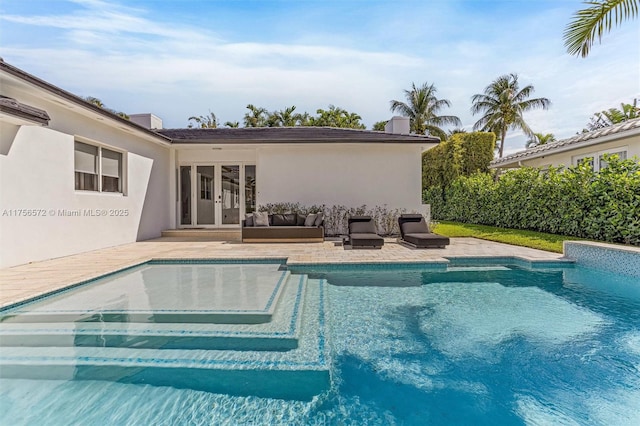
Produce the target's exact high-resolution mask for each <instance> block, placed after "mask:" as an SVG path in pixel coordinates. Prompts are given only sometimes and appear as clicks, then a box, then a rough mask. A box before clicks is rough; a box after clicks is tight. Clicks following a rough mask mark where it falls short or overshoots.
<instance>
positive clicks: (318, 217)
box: [314, 212, 324, 226]
mask: <svg viewBox="0 0 640 426" xmlns="http://www.w3.org/2000/svg"><path fill="white" fill-rule="evenodd" d="M323 219H324V213H322V212H319V213H318V216H317V217H316V221H315V223H314V225H315V226H320V224H321V223H322V220H323Z"/></svg>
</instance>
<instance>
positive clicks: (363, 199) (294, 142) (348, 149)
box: [0, 60, 439, 267]
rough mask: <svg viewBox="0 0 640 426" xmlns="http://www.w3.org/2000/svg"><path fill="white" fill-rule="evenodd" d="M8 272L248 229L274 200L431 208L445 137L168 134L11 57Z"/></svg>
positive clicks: (2, 85) (6, 125) (0, 174)
mask: <svg viewBox="0 0 640 426" xmlns="http://www.w3.org/2000/svg"><path fill="white" fill-rule="evenodd" d="M0 90H1V92H0V95H2V98H0V267H7V266H12V265H17V264H22V263H26V262H31V261H37V260H43V259H48V258H53V257H60V256H65V255H70V254H76V253H82V252H85V251H89V250H95V249H99V248H104V247H110V246H116V245H121V244H125V243H130V242H134V241H139V240H145V239H149V238H155V237H159V236H160V235H161V233H162V231H164V230H167V229H180V228H206V229H238V228H239V226H240V220H241V219H242V218H244V215H245V214H246V213H250V212H252V211H254V210H255V209H256V208H257V207H258V206H260V205H264V204H267V203H276V202H299V203H301V204H303V205H322V204H324V205H326V206H328V207H330V206H332V205H343V206H346V207H359V206H361V205H367V206H368V207H369V208H374V207H376V206H380V207H384V206H387V208H389V209H396V208H399V209H406V210H408V211H423V206H422V204H421V153H422V152H423V151H424V150H426V149H429V148H431V147H433V146H435V145H436V144H437V143H438V142H439V140H438V139H435V138H431V137H426V136H419V135H410V134H408V133H409V125H408V119H402V118H394V119H392V121H391V123H390V126H389V128H390V129H392V130H393V133H386V132H374V131H365V130H351V129H334V128H316V127H295V128H250V129H247V128H239V129H226V128H222V129H162V122H161V120H160V119H159V118H158V117H155V116H154V115H152V114H134V115H131V120H130V121H129V120H125V119H122V118H120V117H118V116H117V115H115V114H112V113H110V112H108V111H106V110H104V109H102V108H100V107H98V106H95V105H93V104H91V103H88V102H86V101H85V100H83V99H82V98H80V97H78V96H75V95H73V94H71V93H69V92H66V91H64V90H63V89H60V88H58V87H56V86H54V85H52V84H50V83H47V82H45V81H43V80H41V79H38V78H37V77H34V76H33V75H30V74H28V73H26V72H24V71H22V70H20V69H19V68H16V67H14V66H11V65H9V64H7V63H5V62H3V61H1V60H0Z"/></svg>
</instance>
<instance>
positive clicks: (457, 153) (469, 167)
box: [422, 132, 496, 188]
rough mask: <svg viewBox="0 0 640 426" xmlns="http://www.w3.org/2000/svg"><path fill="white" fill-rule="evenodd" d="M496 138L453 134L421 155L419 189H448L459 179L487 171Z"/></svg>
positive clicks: (487, 134) (489, 135)
mask: <svg viewBox="0 0 640 426" xmlns="http://www.w3.org/2000/svg"><path fill="white" fill-rule="evenodd" d="M495 144H496V135H495V134H493V133H484V132H474V133H456V134H453V135H451V137H450V138H449V139H447V140H446V141H444V142H441V143H440V144H438V145H437V146H436V147H434V148H432V149H430V150H428V151H426V152H425V153H424V154H422V187H423V188H430V187H432V186H439V187H447V186H449V185H450V184H451V182H453V181H454V180H455V179H456V178H457V177H458V176H469V175H471V174H473V173H478V172H488V171H489V163H490V162H491V160H493V151H494V148H495Z"/></svg>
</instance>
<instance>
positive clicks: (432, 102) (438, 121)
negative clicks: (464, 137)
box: [391, 83, 462, 140]
mask: <svg viewBox="0 0 640 426" xmlns="http://www.w3.org/2000/svg"><path fill="white" fill-rule="evenodd" d="M437 91H438V89H436V87H435V85H434V84H429V83H423V84H422V86H419V87H418V86H416V84H415V83H411V90H405V91H404V94H405V99H406V101H407V102H401V101H397V100H392V101H391V111H392V112H399V113H400V114H402V115H403V116H405V117H409V120H410V121H409V122H410V126H411V131H412V132H415V133H418V134H420V135H425V134H428V135H431V136H436V137H439V138H440V139H442V140H445V139H446V138H447V134H446V132H445V131H444V130H443V129H442V127H441V126H444V125H447V124H451V125H454V126H462V122H461V121H460V119H459V118H458V117H456V116H453V115H438V112H439V111H440V110H441V109H443V108H445V107H447V108H448V107H450V106H451V102H449V100H447V99H438V98H437V97H436V92H437Z"/></svg>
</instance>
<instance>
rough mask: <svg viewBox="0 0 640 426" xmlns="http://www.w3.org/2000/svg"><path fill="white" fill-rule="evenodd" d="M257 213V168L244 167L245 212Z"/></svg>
mask: <svg viewBox="0 0 640 426" xmlns="http://www.w3.org/2000/svg"><path fill="white" fill-rule="evenodd" d="M255 211H256V166H244V212H245V213H253V212H255Z"/></svg>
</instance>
